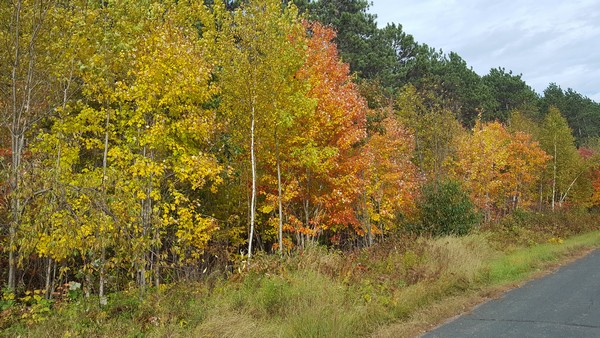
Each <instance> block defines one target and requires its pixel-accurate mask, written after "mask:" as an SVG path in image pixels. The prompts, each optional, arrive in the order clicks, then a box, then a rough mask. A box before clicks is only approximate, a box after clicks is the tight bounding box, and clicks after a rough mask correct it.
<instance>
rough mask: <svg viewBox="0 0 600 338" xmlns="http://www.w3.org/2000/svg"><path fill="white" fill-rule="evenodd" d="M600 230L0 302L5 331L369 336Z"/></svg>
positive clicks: (571, 227)
mask: <svg viewBox="0 0 600 338" xmlns="http://www.w3.org/2000/svg"><path fill="white" fill-rule="evenodd" d="M596 229H598V222H597V219H594V218H592V216H589V215H584V214H581V215H580V214H570V215H568V214H565V215H562V214H556V215H555V216H554V218H552V217H549V216H547V215H537V214H517V215H514V216H511V217H508V218H506V219H505V220H504V221H503V222H501V223H499V224H492V225H488V226H487V227H486V228H483V229H480V230H479V231H476V232H474V233H472V234H470V235H468V236H464V237H453V236H450V237H440V238H426V237H415V236H414V235H410V234H404V235H399V236H398V237H396V238H393V239H392V238H390V239H388V240H387V241H386V242H384V243H381V244H377V245H375V246H373V247H371V248H368V249H363V250H356V251H352V252H341V251H338V250H334V249H328V248H325V247H321V246H308V247H307V248H306V249H305V250H303V251H302V252H299V253H297V254H294V255H291V256H288V257H286V258H284V259H282V258H280V257H278V256H276V255H266V254H258V255H256V257H255V259H254V260H253V265H252V269H251V270H250V272H242V273H236V274H234V275H232V276H230V277H229V278H217V279H216V280H215V279H212V280H211V281H210V283H208V282H204V283H202V282H201V283H186V284H173V285H162V286H160V287H159V288H157V289H152V290H149V291H148V292H147V294H146V295H145V296H144V297H143V298H140V297H139V292H138V291H137V290H131V292H121V293H114V294H111V295H109V298H108V304H107V305H105V306H101V305H99V302H98V300H97V299H94V298H93V297H92V298H87V299H86V298H84V297H83V296H82V295H79V297H76V298H73V299H64V300H55V301H54V302H53V303H50V302H46V303H43V302H41V299H40V301H39V302H38V301H37V298H34V297H31V298H28V299H27V301H28V302H18V301H15V300H14V299H13V300H10V299H5V300H3V301H2V302H3V303H2V304H3V307H2V312H1V314H0V329H1V330H2V331H0V335H2V336H9V337H13V336H21V337H82V336H85V337H113V336H119V337H360V336H368V335H370V334H372V333H373V332H375V331H377V330H379V331H381V328H385V327H386V326H388V325H390V324H391V323H395V322H402V321H404V320H409V319H410V318H411V316H413V314H415V313H416V312H419V311H421V312H422V311H426V309H427V308H428V307H430V306H432V305H433V304H436V303H438V302H439V301H441V300H443V299H447V298H449V297H452V296H455V295H461V294H464V293H465V292H470V291H473V290H481V289H483V288H486V287H489V286H493V285H499V284H502V283H508V282H513V281H518V280H522V279H524V278H527V277H528V276H529V275H530V274H531V273H532V272H535V271H536V270H537V269H539V268H541V267H543V266H544V265H545V264H547V263H548V262H550V261H553V260H556V259H557V258H560V257H561V256H563V255H565V254H567V253H569V252H573V251H575V250H579V249H581V248H584V247H585V248H592V247H596V246H598V245H599V244H600V232H597V231H596V232H592V231H593V230H596ZM576 234H583V235H576ZM34 302H36V303H35V304H34ZM40 304H41V305H40ZM46 308H47V310H45V309H46ZM34 315H35V316H34Z"/></svg>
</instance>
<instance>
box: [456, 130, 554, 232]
mask: <svg viewBox="0 0 600 338" xmlns="http://www.w3.org/2000/svg"><path fill="white" fill-rule="evenodd" d="M547 160H548V156H547V155H546V153H545V152H544V151H542V150H541V149H540V147H539V145H538V144H537V143H536V142H533V141H532V140H531V136H530V135H528V134H525V133H520V132H518V133H515V134H514V135H511V134H510V133H509V132H508V131H506V129H505V128H504V127H503V126H502V125H501V124H500V123H498V122H491V123H485V124H483V123H481V122H478V123H477V124H476V126H475V127H474V129H473V133H472V134H469V135H465V136H463V137H462V138H461V139H460V141H459V143H458V151H457V154H456V160H455V161H452V162H450V167H451V168H452V171H453V173H454V175H456V176H457V177H458V178H459V179H462V180H463V181H464V182H465V183H466V185H467V187H468V188H469V190H470V191H471V194H472V197H473V200H474V201H475V203H476V204H477V206H478V207H479V208H480V209H481V210H483V211H484V215H485V217H486V220H490V219H491V218H492V217H493V212H502V211H504V212H507V211H510V210H512V209H514V208H516V207H517V206H518V202H519V200H521V199H523V197H524V192H526V191H529V190H530V188H531V186H533V185H534V184H535V183H536V182H537V179H538V176H537V175H538V173H539V172H540V170H541V168H543V167H544V165H545V163H546V161H547ZM525 197H527V198H526V200H527V199H529V198H530V197H531V196H530V195H525ZM525 204H526V203H525Z"/></svg>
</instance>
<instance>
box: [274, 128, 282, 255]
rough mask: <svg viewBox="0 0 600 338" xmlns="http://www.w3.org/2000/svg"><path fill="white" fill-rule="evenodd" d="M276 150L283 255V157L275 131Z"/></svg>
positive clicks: (280, 247)
mask: <svg viewBox="0 0 600 338" xmlns="http://www.w3.org/2000/svg"><path fill="white" fill-rule="evenodd" d="M275 152H276V157H277V207H278V209H279V255H280V256H283V202H282V192H281V159H280V154H279V139H278V138H277V131H275Z"/></svg>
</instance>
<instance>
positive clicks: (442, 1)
mask: <svg viewBox="0 0 600 338" xmlns="http://www.w3.org/2000/svg"><path fill="white" fill-rule="evenodd" d="M373 1H374V5H373V6H372V8H371V10H370V11H371V12H372V13H375V14H377V16H378V22H379V25H380V26H384V25H385V24H386V23H388V22H394V23H399V24H401V25H402V26H403V28H404V30H405V31H406V32H407V33H409V34H412V35H413V36H414V37H415V39H416V40H417V41H419V42H421V43H426V44H428V45H429V46H431V47H434V48H436V49H439V48H441V49H443V50H444V52H450V51H454V52H457V53H458V54H459V55H460V56H461V57H463V59H465V60H466V61H467V64H468V65H470V66H472V67H473V69H474V70H475V71H476V72H478V73H479V74H481V75H484V74H487V72H488V71H489V69H490V68H495V67H504V68H506V69H507V70H512V71H513V72H514V73H517V74H521V73H522V74H523V79H524V80H525V81H526V82H527V83H528V84H529V85H531V86H532V87H533V88H534V89H535V90H536V91H537V92H539V93H542V91H543V90H544V89H545V88H546V87H547V86H548V84H549V83H550V82H555V83H557V84H558V85H560V86H561V87H562V88H565V89H566V88H573V89H574V90H576V91H577V92H579V93H581V94H583V95H585V96H588V97H590V98H592V99H594V100H595V101H597V102H600V2H598V1H597V0H584V1H581V0H580V1H558V0H551V1H539V0H520V1H514V0H512V1H507V0H496V1H490V0H485V1H483V0H462V1H459V0H454V1H452V0H424V1H418V2H417V1H415V2H410V1H404V2H398V1H393V0H373Z"/></svg>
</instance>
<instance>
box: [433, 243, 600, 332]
mask: <svg viewBox="0 0 600 338" xmlns="http://www.w3.org/2000/svg"><path fill="white" fill-rule="evenodd" d="M422 337H427V338H432V337H444V338H447V337H461V338H462V337H478V338H479V337H481V338H484V337H519V338H521V337H557V338H558V337H560V338H564V337H600V250H596V251H594V252H592V253H591V254H589V255H588V256H586V257H584V258H582V259H580V260H578V261H576V262H575V263H572V264H570V265H567V266H564V267H562V268H560V269H559V270H558V271H556V272H554V273H552V274H550V275H548V276H546V277H544V278H541V279H538V280H534V281H531V282H529V283H527V284H525V286H523V287H521V288H519V289H514V290H512V291H510V292H507V293H506V294H504V295H503V296H502V297H501V298H499V299H495V300H492V301H489V302H487V303H484V304H483V305H481V306H479V307H477V308H476V309H474V310H473V311H472V312H470V313H468V314H465V315H462V316H461V317H458V318H457V319H456V320H453V321H451V322H449V323H447V324H445V325H442V326H440V327H438V328H437V329H435V330H433V331H431V332H429V333H426V334H425V335H423V336H422Z"/></svg>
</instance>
